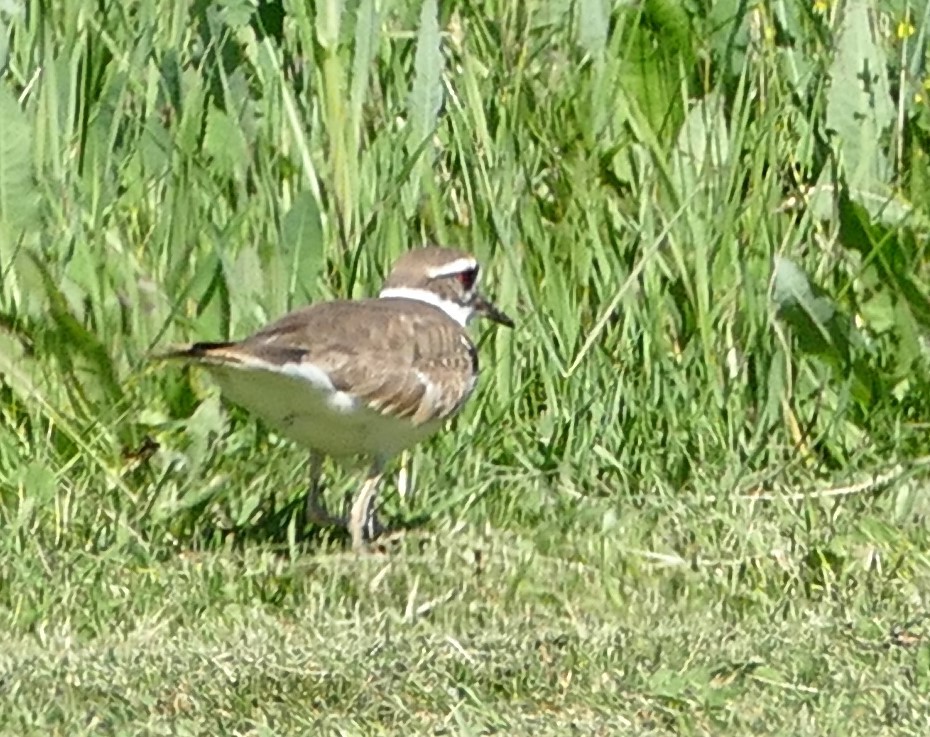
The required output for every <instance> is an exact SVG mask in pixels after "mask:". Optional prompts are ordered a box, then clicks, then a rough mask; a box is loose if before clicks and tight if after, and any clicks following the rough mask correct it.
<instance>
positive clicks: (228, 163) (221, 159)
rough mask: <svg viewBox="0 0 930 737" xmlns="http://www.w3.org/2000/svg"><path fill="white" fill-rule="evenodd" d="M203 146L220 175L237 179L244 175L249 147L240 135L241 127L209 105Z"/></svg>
mask: <svg viewBox="0 0 930 737" xmlns="http://www.w3.org/2000/svg"><path fill="white" fill-rule="evenodd" d="M203 148H204V151H205V152H206V153H207V155H209V156H210V157H211V159H212V160H213V163H214V165H215V166H216V168H217V169H218V170H219V173H220V174H221V175H224V176H228V177H234V178H237V179H241V178H242V177H243V176H244V175H245V170H246V167H247V166H248V162H249V148H248V146H247V144H246V141H245V137H244V136H243V135H242V128H241V127H240V126H239V124H238V123H237V122H236V121H234V120H233V119H232V118H231V117H230V116H229V115H228V114H226V113H224V112H223V111H222V110H220V109H219V108H216V107H211V108H210V111H209V112H208V113H207V132H206V134H205V135H204V139H203Z"/></svg>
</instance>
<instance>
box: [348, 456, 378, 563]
mask: <svg viewBox="0 0 930 737" xmlns="http://www.w3.org/2000/svg"><path fill="white" fill-rule="evenodd" d="M383 476H384V460H383V459H381V458H376V459H375V460H374V462H373V463H372V464H371V468H370V469H369V471H368V476H367V477H366V478H365V483H363V484H362V488H361V489H359V492H358V496H356V497H355V502H354V503H353V504H352V511H351V513H350V514H349V532H350V533H351V535H352V548H353V549H354V550H362V549H364V547H365V543H366V542H368V541H369V540H371V539H372V538H374V537H375V535H377V534H378V533H379V532H380V526H379V525H378V521H377V519H376V517H375V497H376V496H377V494H378V486H379V485H380V483H381V478H382V477H383Z"/></svg>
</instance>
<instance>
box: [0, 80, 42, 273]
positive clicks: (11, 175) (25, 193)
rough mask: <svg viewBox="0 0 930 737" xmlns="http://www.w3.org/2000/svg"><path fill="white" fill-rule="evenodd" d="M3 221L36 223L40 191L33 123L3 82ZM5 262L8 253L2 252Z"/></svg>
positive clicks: (0, 192)
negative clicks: (34, 151)
mask: <svg viewBox="0 0 930 737" xmlns="http://www.w3.org/2000/svg"><path fill="white" fill-rule="evenodd" d="M0 121H3V122H2V128H3V133H2V135H0V220H3V221H4V222H5V223H7V225H9V226H10V227H11V228H12V229H13V230H14V231H15V230H20V229H25V228H28V227H30V226H33V225H35V223H36V222H37V220H38V214H39V208H38V197H39V191H38V188H37V187H36V182H35V171H34V163H33V153H32V131H33V126H32V125H31V124H30V122H29V121H28V119H27V118H26V114H25V113H24V112H23V111H22V109H21V108H20V106H19V103H18V102H17V101H16V98H15V97H14V96H13V93H12V92H11V91H10V89H9V88H8V87H7V86H6V84H3V83H0ZM0 256H2V257H3V260H4V262H6V261H7V259H8V258H9V254H8V253H2V252H0Z"/></svg>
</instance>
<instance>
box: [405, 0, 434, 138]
mask: <svg viewBox="0 0 930 737" xmlns="http://www.w3.org/2000/svg"><path fill="white" fill-rule="evenodd" d="M440 42H441V38H440V35H439V10H438V7H437V4H436V0H423V5H422V6H421V9H420V28H419V31H418V33H417V52H416V56H415V57H414V61H413V75H414V76H413V86H412V88H411V90H410V98H409V100H408V101H407V117H408V121H409V126H410V139H409V140H408V146H409V148H410V150H411V151H413V150H415V149H416V148H417V147H419V146H420V144H421V143H422V142H423V141H424V140H425V139H427V138H428V137H429V136H430V135H432V133H433V130H434V129H435V128H436V121H437V119H438V116H439V109H440V108H441V107H442V70H443V57H442V48H441V46H440Z"/></svg>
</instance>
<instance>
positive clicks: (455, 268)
mask: <svg viewBox="0 0 930 737" xmlns="http://www.w3.org/2000/svg"><path fill="white" fill-rule="evenodd" d="M477 268H478V262H477V261H476V260H475V259H473V258H469V257H464V258H457V259H455V261H449V262H448V263H445V264H442V265H440V266H436V267H434V268H432V269H429V270H428V271H427V272H426V275H427V276H428V277H429V278H430V279H436V278H438V277H440V276H452V275H453V274H461V273H462V272H463V271H472V270H473V269H477Z"/></svg>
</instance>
